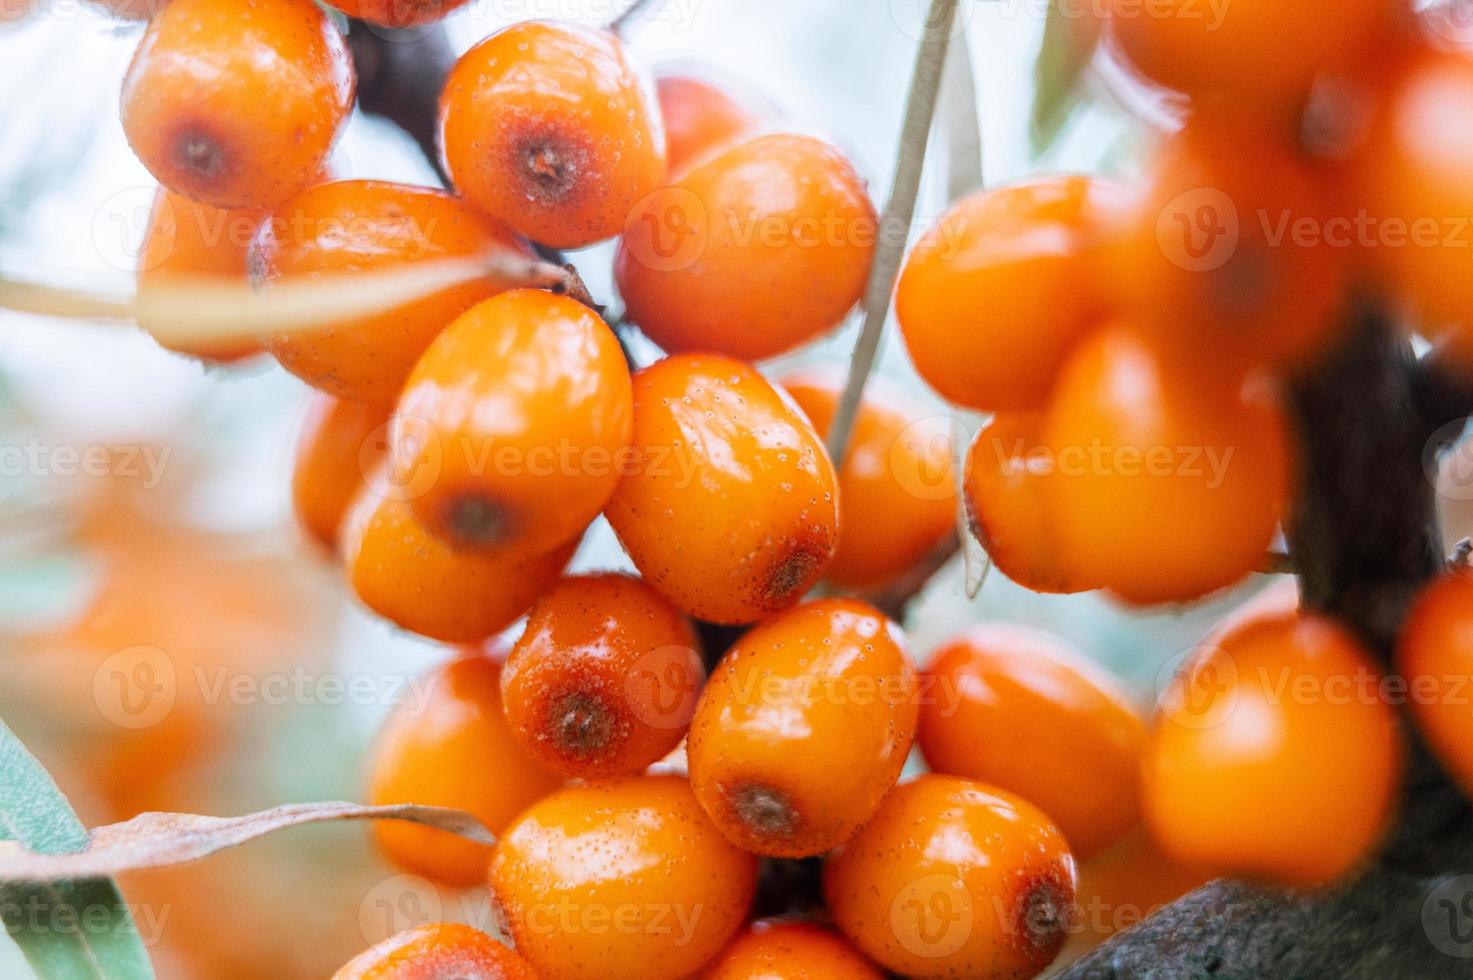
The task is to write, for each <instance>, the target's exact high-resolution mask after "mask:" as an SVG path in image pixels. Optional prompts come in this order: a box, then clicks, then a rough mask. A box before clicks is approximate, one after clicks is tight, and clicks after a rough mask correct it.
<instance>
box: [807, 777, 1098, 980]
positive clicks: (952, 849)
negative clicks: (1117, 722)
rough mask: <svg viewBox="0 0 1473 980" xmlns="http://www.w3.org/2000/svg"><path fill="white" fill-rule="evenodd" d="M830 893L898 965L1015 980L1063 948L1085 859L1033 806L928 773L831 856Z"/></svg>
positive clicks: (851, 930)
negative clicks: (1078, 859)
mask: <svg viewBox="0 0 1473 980" xmlns="http://www.w3.org/2000/svg"><path fill="white" fill-rule="evenodd" d="M823 891H824V897H825V899H826V900H827V903H828V909H829V914H830V915H831V916H832V917H833V920H834V924H835V925H837V926H838V927H839V928H840V929H841V930H842V931H843V932H844V934H845V935H846V936H848V937H849V938H850V939H852V940H853V941H854V944H855V945H856V946H858V947H859V948H860V949H861V950H863V951H864V952H866V953H868V954H869V955H870V956H871V957H873V958H874V959H875V960H876V962H878V963H879V964H880V965H881V966H884V967H885V968H887V969H890V970H893V971H895V972H896V973H901V974H904V975H905V976H907V977H967V978H968V980H994V978H995V980H1004V978H1007V980H1011V978H1015V977H1031V976H1034V975H1035V974H1037V973H1039V972H1040V971H1041V970H1043V968H1044V967H1046V966H1048V964H1049V962H1050V961H1052V960H1053V958H1054V957H1055V956H1056V955H1057V954H1058V952H1059V949H1060V948H1061V947H1062V946H1063V945H1064V940H1065V938H1066V935H1067V933H1068V931H1069V928H1070V923H1071V917H1072V913H1073V905H1074V891H1075V870H1074V858H1073V857H1072V856H1071V855H1070V854H1069V848H1068V846H1067V845H1066V844H1065V843H1064V835H1063V834H1061V833H1060V832H1059V830H1058V828H1056V827H1055V826H1054V825H1053V824H1052V823H1050V822H1049V819H1048V817H1046V816H1044V815H1043V813H1042V812H1040V811H1039V810H1038V809H1037V808H1036V807H1034V806H1033V805H1032V804H1031V803H1028V802H1026V801H1025V800H1023V799H1022V798H1020V797H1017V796H1014V795H1013V794H1011V793H1009V792H1007V791H1006V790H1000V789H994V788H992V787H990V786H986V785H983V784H982V783H976V782H973V781H972V780H969V779H961V778H958V777H956V776H943V775H938V774H926V775H923V776H920V777H918V778H917V779H915V780H913V781H911V782H908V783H903V784H902V785H900V786H897V787H896V788H895V790H894V792H892V793H891V794H890V795H889V796H888V797H886V799H885V802H884V804H883V805H882V806H881V807H880V811H879V812H878V813H876V814H875V816H874V819H872V820H871V821H870V822H869V823H867V824H865V825H864V828H863V829H862V830H860V832H859V833H858V834H857V835H856V836H855V837H854V839H853V840H851V841H850V842H849V843H848V844H846V845H844V847H843V848H842V849H841V850H840V851H839V852H838V853H837V854H835V855H833V856H832V857H830V858H829V859H828V862H827V863H826V864H825V866H824V872H823Z"/></svg>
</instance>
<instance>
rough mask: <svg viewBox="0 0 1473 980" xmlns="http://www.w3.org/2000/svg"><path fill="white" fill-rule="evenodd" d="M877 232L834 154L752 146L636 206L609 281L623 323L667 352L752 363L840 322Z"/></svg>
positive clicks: (797, 145)
mask: <svg viewBox="0 0 1473 980" xmlns="http://www.w3.org/2000/svg"><path fill="white" fill-rule="evenodd" d="M877 227H878V222H877V219H876V217H875V209H874V205H873V204H871V203H870V200H869V197H868V195H867V193H866V191H865V184H864V181H863V180H862V179H861V178H860V176H859V175H858V174H857V173H855V172H854V168H853V166H851V165H850V163H849V161H848V160H847V159H845V158H844V155H843V154H842V153H840V152H839V151H838V150H836V149H835V148H834V147H832V146H829V145H828V144H827V143H824V142H822V141H821V140H816V139H814V138H812V137H810V136H794V135H788V134H773V135H769V136H758V137H756V138H755V139H751V140H748V141H747V142H744V143H741V144H739V145H737V146H734V147H732V148H730V149H728V150H726V151H725V152H724V153H721V154H720V155H718V156H716V157H714V158H712V159H710V160H707V161H705V162H704V163H701V164H698V165H697V166H695V167H693V168H692V169H691V170H689V171H687V172H686V173H685V175H684V176H682V177H680V179H679V180H677V181H676V182H675V183H673V184H671V185H669V186H668V187H666V188H664V189H662V190H660V191H658V192H657V193H654V194H651V195H650V196H649V197H647V198H645V199H644V200H642V201H641V202H640V203H639V205H638V206H637V207H636V208H635V209H634V210H633V211H632V212H631V213H630V215H629V222H628V224H627V226H626V227H625V228H624V237H623V239H622V240H621V241H620V244H619V252H618V254H617V256H615V259H614V277H615V279H616V281H617V282H618V285H619V295H620V296H622V297H623V298H624V303H625V307H626V309H627V311H628V315H629V319H630V320H632V321H633V322H635V323H637V324H638V325H639V328H640V329H641V330H642V331H644V333H645V334H646V335H647V336H648V337H649V338H650V339H651V340H653V341H654V342H655V343H657V344H659V345H660V346H661V347H663V348H664V349H665V350H666V351H669V352H670V353H672V354H674V353H681V352H686V351H691V352H699V351H715V352H717V353H721V354H729V355H731V356H732V357H740V358H742V359H744V360H757V359H759V358H764V357H772V356H774V355H777V354H782V353H784V352H786V351H790V350H792V349H793V348H795V347H797V346H798V345H800V344H802V343H804V342H806V341H809V340H812V339H813V338H815V337H817V336H818V335H819V334H821V333H824V332H825V331H827V330H829V329H831V328H833V327H835V326H837V325H838V324H839V322H840V321H841V320H843V319H844V316H845V315H846V314H847V313H848V312H849V310H850V309H852V308H853V306H854V304H855V303H856V302H858V301H859V298H860V296H861V295H863V293H864V283H865V278H866V277H867V276H868V274H869V266H870V260H871V258H873V256H874V250H875V239H876V237H877Z"/></svg>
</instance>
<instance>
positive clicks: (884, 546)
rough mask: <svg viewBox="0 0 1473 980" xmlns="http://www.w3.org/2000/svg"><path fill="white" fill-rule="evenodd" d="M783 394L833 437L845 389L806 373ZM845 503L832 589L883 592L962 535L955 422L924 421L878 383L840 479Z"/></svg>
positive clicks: (859, 418) (833, 379)
mask: <svg viewBox="0 0 1473 980" xmlns="http://www.w3.org/2000/svg"><path fill="white" fill-rule="evenodd" d="M782 386H783V388H784V389H785V390H786V391H787V392H788V393H789V394H790V395H792V396H793V400H794V401H796V402H797V403H798V406H799V407H800V408H802V409H803V414H804V415H807V416H808V419H809V421H811V422H812V423H813V426H814V428H815V429H816V430H817V431H818V433H819V435H821V436H825V437H827V435H828V430H829V425H830V424H831V423H832V422H833V418H834V410H835V408H836V407H837V405H838V402H839V392H840V390H841V388H842V381H841V380H840V379H839V378H838V377H837V376H836V375H832V374H818V373H814V372H805V373H801V374H794V375H790V376H789V377H787V378H786V379H784V380H783V382H782ZM839 502H840V506H839V510H840V514H841V518H842V519H841V521H840V531H839V547H838V550H836V551H835V552H834V560H833V561H832V562H830V563H829V568H828V572H827V573H826V574H827V578H828V580H829V581H831V582H834V583H835V584H838V585H842V586H846V587H849V588H853V589H864V588H875V587H878V586H882V585H884V584H885V583H887V582H889V581H890V580H891V579H893V578H895V577H896V576H897V575H900V574H902V573H904V572H906V571H908V570H909V569H911V568H913V567H915V566H916V564H918V563H919V562H920V561H922V560H923V559H924V558H925V557H926V556H927V555H929V554H931V553H932V552H933V551H935V550H936V548H937V547H938V546H940V544H941V542H942V541H944V540H945V539H946V537H947V535H949V534H950V533H951V532H952V530H953V529H954V528H955V527H956V480H955V478H954V477H953V476H952V473H951V434H950V432H949V431H948V420H947V419H945V418H943V417H940V416H932V417H930V418H922V417H921V413H920V412H918V411H916V409H915V408H914V407H912V406H910V405H908V404H906V403H905V401H903V400H902V399H900V398H899V397H895V396H892V395H890V393H888V392H882V391H881V390H880V389H879V385H878V384H876V383H875V382H871V383H870V385H869V387H868V388H866V389H865V396H864V400H863V401H862V402H861V403H860V406H859V412H858V414H857V415H856V417H855V420H854V429H853V434H852V435H851V436H850V439H849V449H848V452H847V453H846V455H845V457H844V465H843V467H842V469H840V471H839ZM845 528H853V529H854V530H853V532H852V533H845V531H844V529H845Z"/></svg>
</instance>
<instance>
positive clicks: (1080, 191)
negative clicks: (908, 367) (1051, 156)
mask: <svg viewBox="0 0 1473 980" xmlns="http://www.w3.org/2000/svg"><path fill="white" fill-rule="evenodd" d="M1117 193H1118V192H1116V191H1115V190H1114V188H1112V187H1110V186H1108V185H1105V184H1102V183H1101V182H1100V181H1098V180H1096V179H1094V178H1091V177H1084V176H1075V175H1061V176H1044V177H1031V178H1028V179H1027V180H1023V181H1020V182H1018V183H1015V184H1010V185H1007V186H1004V187H998V188H993V189H990V190H985V191H980V192H978V193H976V194H973V195H971V196H970V197H967V198H965V199H963V200H961V201H959V202H957V203H956V204H954V205H952V207H951V208H950V210H948V211H947V212H946V213H945V214H943V215H942V216H941V219H940V220H939V221H938V222H937V223H936V225H935V226H934V227H933V228H931V230H930V231H928V232H927V233H926V234H925V235H923V236H922V237H921V239H920V241H918V242H917V243H916V245H915V247H914V248H913V249H912V250H911V252H910V255H909V257H908V258H907V259H906V260H905V267H904V269H903V270H902V271H901V275H900V281H899V285H898V286H897V289H896V293H895V316H896V319H897V320H898V321H899V323H900V330H901V336H903V337H904V338H905V346H906V348H907V349H908V350H909V351H910V358H911V361H912V362H914V364H915V367H916V371H917V372H919V373H920V375H921V377H922V378H924V379H925V380H926V382H927V383H928V384H929V385H930V386H931V387H932V388H935V389H936V391H937V392H939V393H940V394H941V395H942V396H943V397H945V398H946V399H947V400H948V401H951V402H954V403H956V404H958V405H965V406H966V407H968V408H975V409H980V410H982V411H1015V410H1019V409H1037V408H1042V407H1043V405H1044V402H1045V400H1046V399H1047V397H1048V392H1049V386H1050V385H1051V384H1052V382H1053V380H1054V377H1055V376H1056V375H1057V374H1058V373H1059V369H1060V367H1061V366H1062V365H1063V362H1064V359H1065V357H1066V356H1067V355H1068V351H1069V348H1070V346H1072V345H1073V344H1074V342H1075V341H1077V340H1078V339H1079V338H1080V336H1081V335H1083V334H1084V333H1085V331H1087V330H1088V329H1089V328H1090V327H1092V326H1094V324H1095V323H1096V322H1097V321H1098V320H1099V318H1100V317H1101V316H1102V315H1103V314H1104V312H1105V308H1106V297H1105V296H1104V291H1103V288H1102V287H1101V285H1100V283H1099V281H1098V279H1099V275H1100V270H1099V269H1098V264H1099V246H1100V241H1101V238H1100V236H1101V234H1102V229H1101V228H1100V227H1099V226H1100V222H1101V220H1102V219H1103V218H1104V217H1106V216H1107V215H1112V214H1114V209H1113V208H1107V207H1106V206H1105V205H1104V204H1102V200H1103V199H1106V198H1110V197H1113V196H1115V195H1116V194H1117ZM1040 296H1047V297H1048V302H1039V299H1038V298H1039V297H1040Z"/></svg>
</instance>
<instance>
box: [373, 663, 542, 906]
mask: <svg viewBox="0 0 1473 980" xmlns="http://www.w3.org/2000/svg"><path fill="white" fill-rule="evenodd" d="M499 654H500V651H494V652H493V653H491V654H482V653H475V654H469V655H466V656H462V657H458V658H456V659H454V660H450V661H448V662H447V663H445V664H444V665H442V666H441V667H439V668H437V669H436V670H434V671H433V672H432V673H430V674H427V675H426V676H425V677H424V678H423V682H422V683H421V684H415V685H410V686H409V687H408V688H407V690H408V691H409V692H410V694H411V698H410V699H409V700H406V701H404V702H402V703H400V704H398V705H397V706H396V707H395V709H394V712H393V714H391V715H390V716H389V719H388V721H387V722H386V723H385V724H384V728H383V731H382V732H380V733H379V736H378V740H377V742H376V743H375V745H374V747H373V752H372V755H371V759H372V773H371V775H370V778H369V788H368V800H369V802H370V803H371V804H373V805H375V806H381V805H386V804H390V803H420V804H425V805H428V806H446V807H456V808H458V809H461V810H467V811H469V812H470V813H471V814H473V815H474V816H476V817H478V818H479V819H480V821H481V822H482V823H484V824H485V825H486V827H487V829H489V830H490V831H491V832H492V833H493V834H500V833H501V831H502V830H503V829H504V828H505V827H506V825H507V824H508V823H510V822H511V819H512V818H513V817H514V816H516V815H517V814H518V813H520V812H521V811H522V810H523V809H524V808H526V807H528V806H530V805H531V804H532V803H534V802H536V801H537V800H539V799H541V798H542V797H544V796H546V795H547V794H548V793H551V792H552V791H553V790H555V789H557V788H558V787H559V786H560V785H561V784H562V780H561V779H560V778H559V777H558V776H557V774H556V773H554V772H552V771H551V770H549V769H546V768H544V767H543V766H542V765H541V764H540V763H538V762H537V761H536V760H534V759H533V758H532V757H531V756H529V755H528V754H527V753H526V751H525V750H524V749H523V748H522V746H521V744H520V743H519V742H518V741H517V740H516V738H515V737H514V736H513V735H512V731H511V727H510V725H508V723H507V720H506V715H505V713H504V710H503V704H502V699H501V674H502V664H501V662H500V659H499ZM373 833H374V837H375V838H376V839H377V841H378V845H379V847H380V849H381V850H382V851H383V853H384V854H385V855H386V856H387V857H388V858H389V860H391V861H393V862H394V863H395V864H397V865H399V866H400V867H402V868H405V869H407V870H409V871H412V872H414V873H416V874H421V875H424V876H425V877H427V878H430V879H432V880H434V881H437V882H443V883H445V884H447V885H457V886H465V885H473V884H477V883H479V882H481V881H484V880H485V876H486V869H487V867H488V866H489V863H490V860H491V849H490V848H489V847H486V846H484V845H481V844H477V843H475V842H474V841H468V840H466V839H465V838H463V837H457V836H456V835H454V834H451V833H448V832H446V831H443V830H435V829H433V828H431V827H423V826H420V825H418V824H412V823H406V822H404V821H400V820H378V821H375V822H374V825H373Z"/></svg>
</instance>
